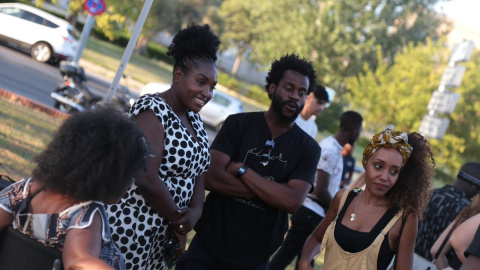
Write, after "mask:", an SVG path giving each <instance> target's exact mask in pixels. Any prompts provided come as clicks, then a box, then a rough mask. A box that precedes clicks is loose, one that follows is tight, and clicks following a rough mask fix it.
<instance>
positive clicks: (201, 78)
mask: <svg viewBox="0 0 480 270" xmlns="http://www.w3.org/2000/svg"><path fill="white" fill-rule="evenodd" d="M219 45H220V41H219V39H218V38H217V36H215V34H213V33H212V32H211V30H210V27H209V26H208V25H204V26H199V25H191V26H189V27H187V28H186V29H183V30H181V31H180V32H178V33H177V34H176V35H175V37H174V38H173V41H172V44H171V45H170V46H169V47H168V55H170V56H172V57H173V58H174V59H175V65H174V67H173V79H172V85H171V88H170V89H169V90H167V91H165V92H162V93H155V94H148V95H144V96H142V97H140V98H139V99H138V100H137V101H136V103H135V104H134V105H133V106H132V108H131V109H130V112H129V114H130V116H131V117H133V118H134V119H135V121H136V122H137V124H138V126H139V127H140V129H141V130H142V132H143V133H144V135H145V137H146V138H147V145H148V146H149V150H150V153H151V155H150V156H149V157H148V158H147V170H146V172H145V174H144V175H142V176H141V177H138V178H137V179H135V184H134V185H133V186H132V187H131V188H130V190H129V191H128V193H127V195H126V196H125V197H124V198H123V199H122V200H121V201H120V203H118V204H115V205H109V206H108V207H107V211H108V214H109V222H110V225H111V227H112V238H113V240H114V241H115V242H116V244H117V245H118V246H119V247H120V250H121V252H122V253H123V255H124V256H125V259H126V266H127V269H148V270H150V269H164V268H165V265H166V259H167V258H166V257H168V256H166V255H167V254H171V253H169V251H170V252H172V251H173V255H172V256H171V257H170V259H171V260H169V261H172V260H173V261H175V259H178V258H180V257H181V256H182V255H183V254H184V252H185V243H186V235H187V233H188V232H189V231H191V230H192V229H193V226H194V225H195V223H196V222H197V221H198V219H199V218H200V216H201V214H202V207H203V200H204V195H205V189H204V182H203V174H204V173H205V172H206V170H207V168H208V166H209V164H210V154H209V143H208V137H207V133H206V131H205V129H204V127H203V123H202V121H201V119H200V116H199V115H198V112H199V111H200V110H201V109H202V107H203V106H204V105H205V104H207V102H208V101H210V99H211V98H212V93H213V89H214V88H215V85H216V83H217V69H216V67H215V61H216V59H217V57H216V52H217V49H218V46H219ZM169 224H170V225H169ZM170 233H171V234H170ZM168 235H173V236H172V238H176V239H178V242H179V245H178V246H174V247H173V248H171V243H172V241H170V240H169V237H168Z"/></svg>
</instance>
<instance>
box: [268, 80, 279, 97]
mask: <svg viewBox="0 0 480 270" xmlns="http://www.w3.org/2000/svg"><path fill="white" fill-rule="evenodd" d="M275 88H277V86H276V85H275V84H274V83H270V85H269V86H268V95H269V96H272V97H273V94H274V93H275Z"/></svg>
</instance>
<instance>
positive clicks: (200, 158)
mask: <svg viewBox="0 0 480 270" xmlns="http://www.w3.org/2000/svg"><path fill="white" fill-rule="evenodd" d="M145 110H151V111H153V112H154V113H155V114H156V115H157V117H158V119H159V120H160V121H161V123H162V125H163V128H164V130H165V140H164V156H163V160H162V164H161V165H160V168H159V170H158V174H159V178H160V179H161V180H162V181H163V182H164V183H165V185H166V186H167V188H168V190H169V191H170V194H171V195H172V197H173V199H174V201H175V203H176V204H177V205H178V207H179V208H184V207H187V206H188V205H189V204H190V199H191V197H192V195H193V187H194V185H195V179H196V178H197V177H198V176H199V175H201V174H203V173H205V171H206V170H207V168H208V165H209V164H210V153H209V144H208V137H207V133H206V131H205V129H204V127H203V123H202V121H201V120H200V116H199V115H198V114H196V113H193V112H189V113H188V115H189V118H190V122H191V124H192V126H193V128H194V130H195V132H196V136H197V138H198V142H197V141H196V140H195V139H194V138H193V137H192V136H191V135H190V133H189V132H188V131H187V129H186V128H185V127H184V126H183V124H182V123H181V121H180V119H179V118H178V117H177V116H176V114H175V113H174V112H173V110H172V109H171V108H170V106H168V105H167V104H166V103H165V101H164V100H163V99H161V98H160V97H159V96H158V95H157V94H151V95H145V96H142V97H140V98H139V99H138V100H137V102H136V103H135V104H134V105H133V107H132V109H131V110H130V115H138V114H139V113H141V112H143V111H145ZM107 212H108V215H109V222H110V225H111V227H112V239H113V240H114V241H115V242H116V244H117V245H118V246H119V247H120V250H121V252H122V254H123V255H124V256H125V260H126V266H127V269H148V270H150V269H164V268H165V264H164V258H163V254H162V247H163V244H164V237H165V231H166V228H167V224H168V221H167V220H164V219H163V218H162V217H161V216H159V215H158V214H157V212H156V211H155V210H153V209H152V208H150V206H149V205H148V204H147V203H146V202H145V200H144V199H143V197H142V196H141V194H140V191H139V190H138V187H137V186H135V185H133V186H132V187H131V188H130V190H129V191H128V193H127V195H126V196H125V197H124V198H123V199H122V200H121V201H120V202H119V203H118V204H114V205H109V206H107Z"/></svg>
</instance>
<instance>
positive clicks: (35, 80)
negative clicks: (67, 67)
mask: <svg viewBox="0 0 480 270" xmlns="http://www.w3.org/2000/svg"><path fill="white" fill-rule="evenodd" d="M86 73H87V78H88V81H87V87H88V88H89V89H90V90H92V92H94V93H95V94H98V95H101V96H105V95H106V93H107V91H108V87H109V86H110V83H111V82H109V81H107V80H104V79H102V78H99V77H93V76H89V74H88V70H87V71H86ZM62 80H63V78H62V75H61V74H60V72H59V70H58V67H55V66H52V65H48V64H42V63H38V62H36V61H34V60H33V59H32V58H31V57H30V56H29V55H28V54H25V53H23V52H20V51H17V50H15V49H12V48H8V47H5V46H3V45H0V87H2V88H4V89H6V90H9V91H12V92H15V93H17V94H20V95H23V96H26V97H28V98H31V99H33V100H35V101H38V102H41V103H43V104H45V105H47V106H53V102H54V101H53V99H52V98H51V97H50V93H51V92H52V90H53V89H55V88H56V87H57V85H58V84H59V83H61V82H62ZM132 94H133V95H134V96H135V95H136V94H135V93H132Z"/></svg>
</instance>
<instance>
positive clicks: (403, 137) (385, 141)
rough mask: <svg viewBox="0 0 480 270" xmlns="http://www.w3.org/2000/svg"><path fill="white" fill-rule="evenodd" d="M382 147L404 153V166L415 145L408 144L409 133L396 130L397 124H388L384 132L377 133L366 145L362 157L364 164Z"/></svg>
mask: <svg viewBox="0 0 480 270" xmlns="http://www.w3.org/2000/svg"><path fill="white" fill-rule="evenodd" d="M380 147H385V148H396V149H398V151H400V154H401V155H402V160H403V162H402V168H403V167H404V166H405V164H407V161H408V158H409V157H410V154H411V153H412V151H413V147H412V146H411V145H410V144H408V135H407V133H406V132H401V131H395V126H393V125H388V126H387V127H386V128H385V129H384V130H383V131H382V132H380V133H378V134H375V135H374V136H373V138H372V140H371V141H370V143H368V145H367V147H365V151H363V159H362V164H363V166H365V164H366V163H367V161H368V159H369V158H370V157H371V156H372V155H373V153H375V152H376V151H377V150H378V149H380Z"/></svg>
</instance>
